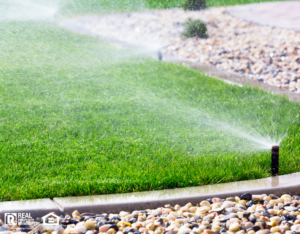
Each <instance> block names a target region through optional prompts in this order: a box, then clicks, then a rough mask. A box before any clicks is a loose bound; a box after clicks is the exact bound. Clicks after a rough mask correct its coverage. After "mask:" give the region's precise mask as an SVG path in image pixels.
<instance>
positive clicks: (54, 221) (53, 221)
mask: <svg viewBox="0 0 300 234" xmlns="http://www.w3.org/2000/svg"><path fill="white" fill-rule="evenodd" d="M42 219H43V224H44V225H59V216H57V215H55V214H53V213H49V214H47V215H45V216H43V217H42ZM47 219H48V223H47V222H46V220H47Z"/></svg>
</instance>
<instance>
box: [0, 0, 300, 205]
mask: <svg viewBox="0 0 300 234" xmlns="http://www.w3.org/2000/svg"><path fill="white" fill-rule="evenodd" d="M82 2H83V1H82ZM74 12H75V11H74ZM0 33H1V40H0V50H1V58H0V66H1V69H0V110H1V112H0V113H1V114H0V133H1V134H0V160H1V164H0V169H1V177H0V183H1V190H0V198H1V200H3V201H6V200H22V199H34V198H45V197H50V198H52V197H55V196H56V197H57V196H79V195H94V194H105V193H124V192H133V191H144V190H153V189H165V188H176V187H186V186H196V185H205V184H213V183H222V182H229V181H237V180H246V179H255V178H262V177H267V176H269V175H270V152H269V151H261V150H256V146H257V145H258V146H259V144H258V143H253V142H252V141H248V140H247V139H244V138H243V137H241V136H242V135H243V134H244V133H245V134H249V135H252V134H253V132H254V131H257V132H259V133H260V134H262V135H268V134H269V135H271V136H277V135H282V134H284V133H285V132H286V131H287V134H286V136H285V138H284V140H283V141H282V143H281V154H280V166H281V167H280V174H286V173H292V172H297V171H299V169H300V168H299V167H300V157H299V154H300V147H299V142H300V134H299V130H300V118H299V115H298V114H299V110H300V104H299V103H296V102H291V101H289V100H288V99H287V98H284V97H280V96H276V95H272V94H269V93H266V92H264V91H261V90H258V89H256V88H252V87H239V86H232V85H229V84H226V83H224V82H222V81H219V80H216V79H213V78H210V77H208V76H206V75H204V74H202V73H201V72H200V71H198V70H194V69H189V68H186V67H184V66H181V65H177V64H168V63H162V62H158V61H155V60H152V59H150V58H148V57H147V56H146V55H143V54H141V53H139V52H135V51H132V50H129V49H118V48H116V47H114V46H112V45H110V44H108V43H106V42H103V41H99V40H98V39H96V38H91V37H88V36H81V35H76V34H74V33H71V32H68V31H67V30H65V29H62V28H60V27H58V26H57V25H56V24H54V23H49V22H1V23H0ZM230 127H232V129H230ZM245 134H244V135H245Z"/></svg>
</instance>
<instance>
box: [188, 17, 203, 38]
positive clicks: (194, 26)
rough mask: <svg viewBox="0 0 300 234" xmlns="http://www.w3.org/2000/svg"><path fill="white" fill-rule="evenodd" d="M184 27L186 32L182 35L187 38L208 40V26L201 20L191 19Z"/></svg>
mask: <svg viewBox="0 0 300 234" xmlns="http://www.w3.org/2000/svg"><path fill="white" fill-rule="evenodd" d="M183 26H184V32H183V33H182V35H183V36H185V37H188V38H190V37H200V38H208V34H207V28H206V25H205V23H203V22H202V21H201V20H193V19H191V18H189V19H188V20H187V21H186V22H185V23H184V24H183Z"/></svg>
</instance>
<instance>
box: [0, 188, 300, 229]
mask: <svg viewBox="0 0 300 234" xmlns="http://www.w3.org/2000/svg"><path fill="white" fill-rule="evenodd" d="M36 222H37V223H39V222H40V223H42V219H41V218H37V219H36ZM1 223H2V221H1ZM2 224H3V223H2ZM29 228H30V227H29V226H27V227H26V226H23V227H18V226H17V225H16V224H10V225H2V226H1V227H0V230H1V233H10V232H13V231H18V232H26V231H29ZM31 233H34V234H40V233H44V234H97V233H103V234H104V233H106V234H188V233H189V234H221V233H224V234H225V233H227V234H245V233H248V234H254V233H257V234H269V233H274V234H297V233H300V197H299V196H291V195H289V194H285V195H282V196H281V197H277V196H276V195H274V194H270V195H266V194H262V195H252V194H250V193H245V194H243V195H241V196H240V197H238V196H236V197H228V198H227V199H220V198H211V199H207V200H203V201H201V202H200V203H199V204H191V203H188V204H186V205H185V206H182V207H181V206H180V205H175V206H174V207H172V206H171V205H165V207H159V208H157V209H153V210H151V209H146V210H136V211H133V212H131V213H130V212H126V211H121V212H120V213H118V214H107V213H104V214H94V213H81V214H80V213H79V212H78V211H77V210H76V211H74V212H73V213H72V214H71V215H66V216H60V218H59V225H56V226H54V228H53V226H51V227H49V226H47V225H39V226H38V227H37V228H36V229H34V230H32V231H31Z"/></svg>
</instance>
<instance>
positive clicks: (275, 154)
mask: <svg viewBox="0 0 300 234" xmlns="http://www.w3.org/2000/svg"><path fill="white" fill-rule="evenodd" d="M278 170H279V145H273V146H272V158H271V172H272V176H278Z"/></svg>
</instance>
